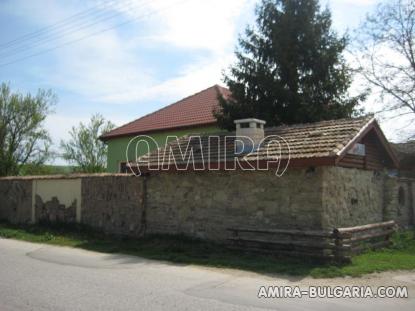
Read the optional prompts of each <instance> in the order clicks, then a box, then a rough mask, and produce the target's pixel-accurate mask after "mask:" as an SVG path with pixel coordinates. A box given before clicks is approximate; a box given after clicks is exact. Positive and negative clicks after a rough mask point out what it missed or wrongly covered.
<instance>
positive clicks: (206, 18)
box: [0, 0, 399, 164]
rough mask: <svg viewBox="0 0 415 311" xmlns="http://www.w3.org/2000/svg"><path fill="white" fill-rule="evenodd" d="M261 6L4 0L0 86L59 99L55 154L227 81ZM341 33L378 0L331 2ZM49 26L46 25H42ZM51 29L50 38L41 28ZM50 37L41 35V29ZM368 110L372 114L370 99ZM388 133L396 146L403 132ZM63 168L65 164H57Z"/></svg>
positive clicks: (200, 0) (51, 120)
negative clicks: (77, 129) (98, 123)
mask: <svg viewBox="0 0 415 311" xmlns="http://www.w3.org/2000/svg"><path fill="white" fill-rule="evenodd" d="M255 4H256V1H254V0H209V1H206V0H153V1H151V0H150V1H149V0H121V1H115V0H105V1H104V0H96V1H94V0H89V1H85V0H84V1H81V0H65V1H64V0H36V1H28V0H0V82H8V83H10V86H11V88H12V89H13V90H18V91H20V92H23V93H26V92H31V93H36V91H37V89H39V88H42V89H51V90H53V91H54V92H55V93H56V94H57V96H58V102H57V103H56V105H55V106H54V113H53V114H51V115H50V116H48V118H47V120H46V128H47V129H48V130H49V132H50V134H51V136H52V140H53V143H54V146H55V149H57V148H58V146H59V142H60V140H62V139H63V140H66V139H68V138H69V134H68V132H69V130H70V129H71V127H72V126H76V125H77V124H78V123H79V122H84V123H85V122H88V120H89V119H90V117H91V116H92V115H93V114H95V113H100V114H102V115H103V116H104V117H105V118H106V119H108V120H110V121H112V122H113V123H115V124H116V125H117V126H120V125H122V124H124V123H127V122H129V121H132V120H134V119H136V118H139V117H140V116H143V115H145V114H147V113H150V112H152V111H154V110H156V109H159V108H161V107H163V106H165V105H167V104H170V103H172V102H175V101H177V100H179V99H181V98H183V97H185V96H188V95H191V94H194V93H196V92H198V91H200V90H202V89H205V88H207V87H210V86H212V85H214V84H223V82H222V76H223V70H226V69H227V68H228V67H229V65H231V64H232V62H233V61H234V49H235V46H236V44H237V38H238V35H239V34H241V33H242V32H243V31H244V29H245V27H246V25H247V24H253V22H254V7H255ZM321 4H322V6H325V5H328V6H329V8H330V9H331V11H332V14H333V26H334V28H335V29H336V30H337V31H338V32H339V33H340V34H342V33H344V32H346V31H351V30H353V29H355V28H356V27H357V26H358V25H359V23H360V22H361V21H362V20H363V19H364V17H365V15H366V14H367V13H369V12H371V11H372V10H373V9H374V7H375V4H376V1H375V0H325V1H322V2H321ZM45 27H48V28H45ZM44 29H48V32H44ZM42 31H43V32H42ZM367 107H368V108H369V109H368V110H371V109H374V108H373V105H371V104H370V103H368V105H367ZM383 128H384V131H385V132H386V134H387V136H388V137H389V138H390V139H393V140H399V134H397V131H396V126H395V127H394V126H393V125H391V124H387V123H385V125H384V127H383ZM55 161H57V162H56V163H58V164H62V160H59V159H58V160H55Z"/></svg>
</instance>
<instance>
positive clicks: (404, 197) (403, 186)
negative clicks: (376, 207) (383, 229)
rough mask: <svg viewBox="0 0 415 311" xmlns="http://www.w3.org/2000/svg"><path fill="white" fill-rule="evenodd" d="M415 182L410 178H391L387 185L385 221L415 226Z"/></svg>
mask: <svg viewBox="0 0 415 311" xmlns="http://www.w3.org/2000/svg"><path fill="white" fill-rule="evenodd" d="M414 194H415V182H414V180H413V179H409V178H397V177H395V178H389V179H388V180H387V181H386V184H385V210H384V213H385V219H386V220H391V219H393V220H395V221H396V222H397V223H398V224H400V225H401V226H404V227H405V226H408V225H413V224H414V222H415V217H414V214H415V213H414Z"/></svg>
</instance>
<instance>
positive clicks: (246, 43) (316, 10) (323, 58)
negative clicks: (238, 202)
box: [215, 0, 364, 129]
mask: <svg viewBox="0 0 415 311" xmlns="http://www.w3.org/2000/svg"><path fill="white" fill-rule="evenodd" d="M256 17H257V18H256V26H255V27H247V29H246V32H245V36H244V37H241V38H240V39H239V47H238V48H237V50H236V52H235V54H236V57H237V62H236V64H234V65H233V66H232V67H231V68H230V71H229V72H228V74H225V76H224V82H225V83H226V84H227V86H228V88H229V89H230V91H231V92H232V94H233V95H232V98H228V99H225V98H223V97H220V98H219V99H220V106H221V109H219V110H218V111H215V116H216V118H217V120H218V123H219V125H220V126H221V127H222V128H227V129H233V128H234V124H233V121H234V120H235V119H240V118H247V117H256V118H259V119H263V120H265V121H267V125H268V126H272V125H279V124H293V123H303V122H315V121H319V120H328V119H336V118H343V117H350V116H352V115H353V114H354V113H356V112H357V111H356V107H357V105H358V103H359V101H360V100H362V99H363V98H364V94H362V95H359V96H356V97H351V96H350V95H349V93H348V89H349V87H350V85H351V83H352V76H351V73H350V71H349V69H348V67H347V65H346V62H345V60H344V58H343V55H342V53H343V51H344V49H345V47H346V44H347V38H346V37H345V36H342V37H338V36H337V34H336V32H335V31H333V30H332V29H331V26H332V21H331V13H330V11H329V10H328V9H325V10H321V9H320V6H319V3H318V0H262V2H261V4H260V5H259V6H258V7H257V9H256Z"/></svg>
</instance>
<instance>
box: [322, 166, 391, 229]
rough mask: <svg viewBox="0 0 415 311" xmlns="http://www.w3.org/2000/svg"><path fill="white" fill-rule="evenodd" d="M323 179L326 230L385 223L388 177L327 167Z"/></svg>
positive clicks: (324, 225) (373, 172)
mask: <svg viewBox="0 0 415 311" xmlns="http://www.w3.org/2000/svg"><path fill="white" fill-rule="evenodd" d="M323 180H324V181H323V191H322V196H323V211H324V212H323V214H322V215H323V227H325V228H328V229H330V228H336V227H337V228H338V227H350V226H357V225H364V224H369V223H375V222H380V221H383V218H384V217H383V205H384V203H383V200H384V198H383V192H384V182H385V176H384V174H381V173H379V172H376V171H369V170H361V169H354V168H343V167H325V168H324V170H323Z"/></svg>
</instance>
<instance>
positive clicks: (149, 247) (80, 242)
mask: <svg viewBox="0 0 415 311" xmlns="http://www.w3.org/2000/svg"><path fill="white" fill-rule="evenodd" d="M0 237H3V238H11V239H18V240H24V241H29V242H35V243H45V244H51V245H59V246H69V247H77V248H82V249H86V250H92V251H98V252H104V253H124V254H128V255H135V256H141V257H144V258H148V259H157V260H165V261H170V262H173V263H181V264H195V265H203V266H210V267H220V268H235V269H241V270H246V271H253V272H259V273H266V274H276V273H279V274H288V275H294V276H312V277H315V278H325V277H339V276H353V277H357V276H361V275H363V274H367V273H372V272H381V271H387V270H401V269H402V270H411V269H415V232H414V231H413V230H407V231H402V232H399V233H396V234H395V235H394V237H393V247H392V248H389V249H384V250H378V251H369V252H366V253H364V254H361V255H359V256H356V257H354V258H353V260H352V262H351V263H350V264H345V265H332V264H327V263H326V264H324V263H321V262H320V263H319V262H314V261H308V260H303V259H302V260H299V259H293V258H276V257H273V256H267V255H258V254H246V253H244V252H238V251H231V250H228V249H226V248H225V247H223V246H222V245H219V244H215V243H212V242H206V241H201V240H197V239H191V238H188V237H184V236H169V235H153V236H148V237H144V238H141V239H119V238H114V237H111V236H107V235H104V234H102V233H98V232H95V231H93V230H90V229H88V228H84V227H73V226H67V225H65V226H62V225H60V226H56V225H55V226H39V225H36V226H29V225H25V226H21V225H19V226H17V225H11V224H8V223H4V222H1V223H0Z"/></svg>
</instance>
